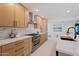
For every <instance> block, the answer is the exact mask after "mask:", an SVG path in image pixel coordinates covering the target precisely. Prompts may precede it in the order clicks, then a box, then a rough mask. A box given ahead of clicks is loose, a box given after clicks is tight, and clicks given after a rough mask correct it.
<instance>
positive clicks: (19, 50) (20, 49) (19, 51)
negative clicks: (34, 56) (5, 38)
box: [15, 47, 25, 55]
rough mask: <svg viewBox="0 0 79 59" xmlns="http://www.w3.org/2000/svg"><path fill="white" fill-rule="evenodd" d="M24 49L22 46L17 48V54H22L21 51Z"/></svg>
mask: <svg viewBox="0 0 79 59" xmlns="http://www.w3.org/2000/svg"><path fill="white" fill-rule="evenodd" d="M24 50H25V48H24V47H21V48H19V49H17V50H15V55H19V54H20V53H21V52H23V51H24Z"/></svg>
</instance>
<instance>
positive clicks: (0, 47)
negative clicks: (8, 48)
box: [0, 47, 1, 56]
mask: <svg viewBox="0 0 79 59" xmlns="http://www.w3.org/2000/svg"><path fill="white" fill-rule="evenodd" d="M0 56H1V47H0Z"/></svg>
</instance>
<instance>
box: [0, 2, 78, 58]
mask: <svg viewBox="0 0 79 59" xmlns="http://www.w3.org/2000/svg"><path fill="white" fill-rule="evenodd" d="M78 5H79V4H76V3H73V4H71V3H55V4H54V3H50V4H49V3H45V4H44V3H36V4H35V3H2V4H1V3H0V56H78V55H79V52H78V51H79V48H78V47H79V41H78V40H79V36H78V35H79V17H78V16H79V13H78V10H79V7H78ZM51 7H52V8H51Z"/></svg>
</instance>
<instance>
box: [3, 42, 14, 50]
mask: <svg viewBox="0 0 79 59" xmlns="http://www.w3.org/2000/svg"><path fill="white" fill-rule="evenodd" d="M14 47H15V45H14V43H10V44H7V45H4V46H2V50H3V51H5V50H10V49H12V48H14Z"/></svg>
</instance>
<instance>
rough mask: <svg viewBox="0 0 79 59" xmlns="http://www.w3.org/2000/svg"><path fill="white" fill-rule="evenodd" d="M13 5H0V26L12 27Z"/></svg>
mask: <svg viewBox="0 0 79 59" xmlns="http://www.w3.org/2000/svg"><path fill="white" fill-rule="evenodd" d="M13 20H14V4H8V3H7V4H4V3H1V4H0V26H13Z"/></svg>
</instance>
